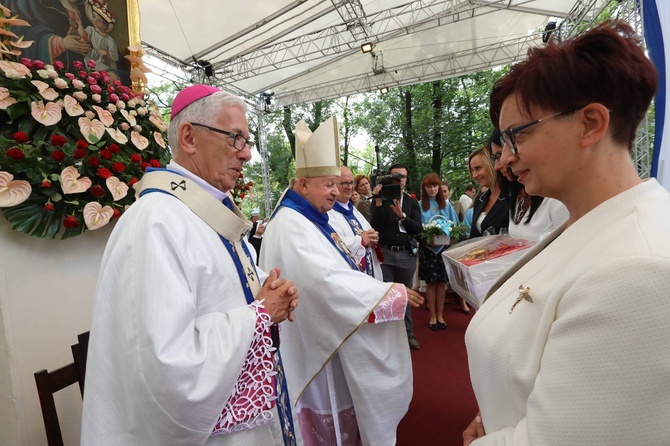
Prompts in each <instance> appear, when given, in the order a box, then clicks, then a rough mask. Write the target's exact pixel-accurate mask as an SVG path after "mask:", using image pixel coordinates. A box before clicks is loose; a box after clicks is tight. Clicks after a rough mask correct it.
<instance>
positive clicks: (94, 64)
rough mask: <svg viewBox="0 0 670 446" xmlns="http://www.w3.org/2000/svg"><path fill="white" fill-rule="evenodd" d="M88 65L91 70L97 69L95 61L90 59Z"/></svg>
mask: <svg viewBox="0 0 670 446" xmlns="http://www.w3.org/2000/svg"><path fill="white" fill-rule="evenodd" d="M86 65H88V66H89V67H91V68H95V66H96V65H97V64H96V63H95V61H94V60H93V59H89V60H88V62H86Z"/></svg>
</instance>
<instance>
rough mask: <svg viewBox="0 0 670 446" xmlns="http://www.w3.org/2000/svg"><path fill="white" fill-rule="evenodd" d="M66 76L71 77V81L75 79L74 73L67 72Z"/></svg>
mask: <svg viewBox="0 0 670 446" xmlns="http://www.w3.org/2000/svg"><path fill="white" fill-rule="evenodd" d="M65 77H66V78H68V79H70V80H71V81H72V80H74V74H72V73H65Z"/></svg>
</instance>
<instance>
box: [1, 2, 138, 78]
mask: <svg viewBox="0 0 670 446" xmlns="http://www.w3.org/2000/svg"><path fill="white" fill-rule="evenodd" d="M3 4H4V5H5V6H7V7H8V8H9V9H10V10H11V11H12V15H18V16H19V18H21V19H23V20H26V21H27V22H28V23H30V25H31V26H30V27H25V26H13V27H12V31H13V32H14V33H16V34H17V35H19V36H21V35H23V36H24V39H25V40H32V41H34V43H33V45H32V46H30V47H29V48H26V49H24V50H23V54H22V56H23V57H26V58H28V59H32V60H36V59H37V60H41V61H43V62H45V63H53V62H54V61H56V60H59V61H61V62H63V64H65V66H66V67H68V69H69V71H75V69H74V67H73V65H72V64H73V63H74V62H75V61H81V62H84V63H86V62H88V61H89V60H93V61H95V62H96V70H98V71H102V70H105V71H107V73H108V74H109V76H110V78H112V79H120V80H121V81H122V82H123V83H124V84H125V85H130V78H129V69H130V67H129V64H128V62H127V61H126V60H125V59H124V58H123V56H124V55H125V54H127V51H126V48H127V47H128V45H129V34H128V23H127V20H126V17H127V12H126V2H125V1H123V0H110V1H109V2H108V3H106V2H104V0H4V1H3Z"/></svg>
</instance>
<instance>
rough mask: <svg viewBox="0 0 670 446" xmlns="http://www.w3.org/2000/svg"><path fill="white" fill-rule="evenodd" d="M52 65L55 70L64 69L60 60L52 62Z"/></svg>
mask: <svg viewBox="0 0 670 446" xmlns="http://www.w3.org/2000/svg"><path fill="white" fill-rule="evenodd" d="M53 65H54V68H55V69H57V70H62V69H63V68H65V65H64V64H63V62H61V61H60V60H54V63H53Z"/></svg>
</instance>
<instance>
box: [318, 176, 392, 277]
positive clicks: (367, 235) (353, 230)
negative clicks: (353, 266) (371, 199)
mask: <svg viewBox="0 0 670 446" xmlns="http://www.w3.org/2000/svg"><path fill="white" fill-rule="evenodd" d="M340 169H341V170H340V173H341V176H340V182H339V184H338V185H337V190H338V191H339V192H340V195H339V197H338V199H337V202H336V203H335V206H333V209H331V210H330V211H328V222H329V223H330V225H331V226H332V227H333V229H334V230H335V232H337V233H338V234H339V236H340V237H341V238H342V241H343V242H344V243H345V244H346V245H347V248H349V250H350V251H351V253H352V254H353V256H354V258H355V259H356V261H357V262H358V263H359V264H360V267H361V269H362V270H363V271H365V273H366V274H367V275H368V276H372V277H375V278H377V279H378V280H381V281H383V280H384V276H383V275H382V267H381V260H382V259H381V257H383V254H382V252H381V248H379V246H377V242H379V233H378V232H377V231H375V230H374V229H373V228H372V226H370V223H369V222H368V221H367V220H366V219H365V217H364V216H363V214H361V213H360V212H359V211H358V210H357V209H356V208H355V207H354V204H353V203H352V202H351V201H350V200H351V196H352V195H353V193H354V174H353V173H352V172H351V169H349V168H348V167H347V166H342V167H341V168H340Z"/></svg>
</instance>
